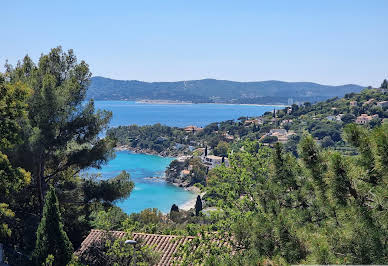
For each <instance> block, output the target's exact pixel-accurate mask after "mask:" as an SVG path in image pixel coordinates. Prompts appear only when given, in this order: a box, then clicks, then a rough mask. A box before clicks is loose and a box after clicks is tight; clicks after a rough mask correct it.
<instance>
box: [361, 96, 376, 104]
mask: <svg viewBox="0 0 388 266" xmlns="http://www.w3.org/2000/svg"><path fill="white" fill-rule="evenodd" d="M374 102H375V99H373V98H372V99H369V100H367V101H366V102H364V103H363V104H362V106H365V105H368V104H372V103H374Z"/></svg>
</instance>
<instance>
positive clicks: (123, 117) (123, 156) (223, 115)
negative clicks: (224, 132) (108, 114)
mask: <svg viewBox="0 0 388 266" xmlns="http://www.w3.org/2000/svg"><path fill="white" fill-rule="evenodd" d="M95 106H96V108H97V109H105V110H109V111H112V113H113V118H112V121H111V123H110V127H117V126H120V125H131V124H137V125H152V124H155V123H161V124H163V125H168V126H176V127H184V126H188V125H195V126H198V127H203V126H206V125H208V124H210V123H212V122H218V121H225V120H230V119H237V118H239V117H241V116H249V117H250V116H259V115H262V114H263V113H264V112H266V111H272V110H273V109H279V108H281V107H280V106H260V105H232V104H146V103H136V102H130V101H95ZM173 159H174V158H163V157H160V156H155V155H147V154H135V153H132V152H127V151H117V152H116V157H115V158H114V159H113V160H111V161H109V162H108V164H107V165H104V166H103V167H102V169H89V170H88V171H87V173H90V174H96V173H100V174H101V175H102V178H112V177H114V176H116V175H118V174H119V173H120V172H121V171H122V170H125V171H127V172H129V173H130V175H131V178H132V180H133V181H134V183H135V188H134V190H133V191H132V193H131V195H130V196H129V197H128V198H126V199H123V200H120V201H117V202H115V204H116V205H117V206H119V207H121V208H122V209H123V211H124V212H126V213H128V214H130V213H134V212H140V211H142V210H144V209H146V208H158V209H159V210H160V211H162V212H163V213H167V212H169V211H170V208H171V205H172V204H174V203H175V204H177V205H178V206H179V205H182V204H184V203H185V202H187V201H189V200H192V199H193V198H194V197H195V194H193V193H191V192H189V191H186V190H184V189H182V188H178V187H176V186H173V185H171V184H168V183H166V182H165V181H164V180H163V179H160V178H150V177H162V176H163V175H164V170H165V169H166V167H167V166H168V165H169V163H170V162H171V161H172V160H173Z"/></svg>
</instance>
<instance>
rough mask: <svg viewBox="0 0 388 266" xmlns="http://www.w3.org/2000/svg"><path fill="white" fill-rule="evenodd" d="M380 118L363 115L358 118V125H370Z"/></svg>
mask: <svg viewBox="0 0 388 266" xmlns="http://www.w3.org/2000/svg"><path fill="white" fill-rule="evenodd" d="M378 117H379V116H378V115H372V116H370V115H367V114H362V115H360V116H358V117H357V119H356V124H359V125H365V124H368V123H369V122H370V121H371V120H372V119H374V118H378Z"/></svg>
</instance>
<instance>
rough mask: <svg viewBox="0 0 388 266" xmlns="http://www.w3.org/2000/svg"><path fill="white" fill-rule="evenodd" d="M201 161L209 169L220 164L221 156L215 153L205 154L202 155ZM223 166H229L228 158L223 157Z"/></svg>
mask: <svg viewBox="0 0 388 266" xmlns="http://www.w3.org/2000/svg"><path fill="white" fill-rule="evenodd" d="M202 163H203V164H204V165H206V166H208V167H209V169H213V168H214V167H217V166H219V165H221V164H222V157H220V156H215V155H207V156H203V157H202ZM224 163H225V166H227V167H228V166H229V160H228V158H226V157H224Z"/></svg>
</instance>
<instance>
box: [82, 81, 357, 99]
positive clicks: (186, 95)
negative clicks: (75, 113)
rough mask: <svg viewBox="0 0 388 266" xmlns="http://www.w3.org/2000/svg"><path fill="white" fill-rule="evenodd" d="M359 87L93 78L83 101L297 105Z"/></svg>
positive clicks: (266, 82) (298, 83) (271, 82)
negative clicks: (91, 99) (92, 99)
mask: <svg viewBox="0 0 388 266" xmlns="http://www.w3.org/2000/svg"><path fill="white" fill-rule="evenodd" d="M362 89H363V87H362V86H358V85H354V84H347V85H342V86H329V85H321V84H317V83H311V82H283V81H275V80H271V81H258V82H236V81H228V80H216V79H203V80H190V81H177V82H142V81H137V80H128V81H125V80H114V79H109V78H104V77H93V78H92V79H91V84H90V86H89V89H88V94H87V98H94V99H95V100H143V99H151V100H155V99H163V100H179V101H190V102H194V103H208V102H224V103H250V104H253V103H257V104H274V103H283V104H284V103H287V102H288V99H289V98H292V99H293V100H294V102H295V101H299V102H306V101H309V102H316V101H322V100H326V99H329V98H332V97H336V96H337V97H343V96H344V95H345V94H346V93H350V92H359V91H361V90H362Z"/></svg>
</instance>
